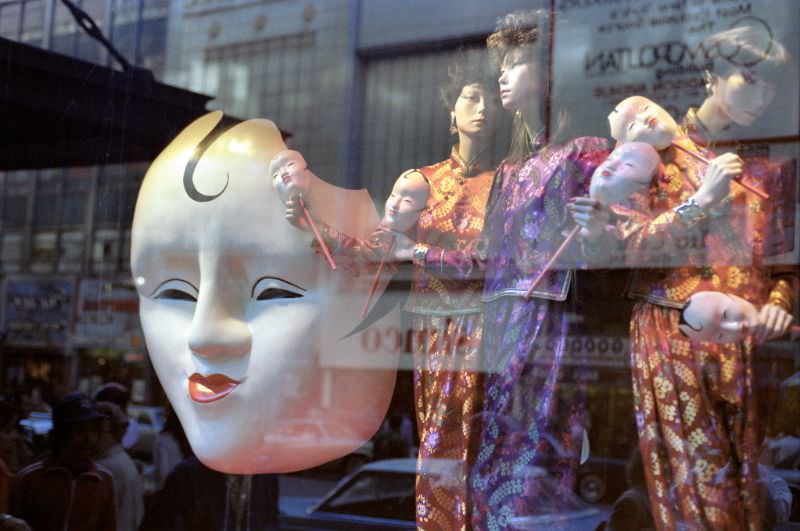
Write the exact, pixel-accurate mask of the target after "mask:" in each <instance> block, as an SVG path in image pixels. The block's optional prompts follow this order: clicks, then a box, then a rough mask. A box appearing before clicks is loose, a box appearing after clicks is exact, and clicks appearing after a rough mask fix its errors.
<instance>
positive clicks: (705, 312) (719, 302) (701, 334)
mask: <svg viewBox="0 0 800 531" xmlns="http://www.w3.org/2000/svg"><path fill="white" fill-rule="evenodd" d="M681 317H682V322H681V325H680V328H681V331H683V333H684V334H686V335H687V336H689V337H690V338H691V339H694V340H695V341H708V342H710V343H731V342H735V341H742V340H744V339H745V338H746V337H747V335H748V334H749V332H750V330H751V329H752V328H753V327H755V326H756V325H757V324H758V310H756V308H755V306H753V305H752V304H751V303H750V302H748V301H746V300H744V299H742V298H741V297H737V296H736V295H729V294H727V293H721V292H718V291H700V292H698V293H695V294H694V295H692V296H691V297H689V302H688V304H687V306H686V307H685V308H684V309H683V311H682V313H681Z"/></svg>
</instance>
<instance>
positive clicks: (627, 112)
mask: <svg viewBox="0 0 800 531" xmlns="http://www.w3.org/2000/svg"><path fill="white" fill-rule="evenodd" d="M608 125H609V127H610V129H611V136H612V138H614V139H615V140H617V141H618V142H646V143H648V144H650V145H651V146H653V147H654V148H656V149H657V150H658V151H661V150H663V149H666V148H668V147H669V146H670V145H671V144H672V139H673V138H675V135H677V134H678V124H677V122H675V119H674V118H673V117H672V116H671V115H670V114H669V113H668V112H667V111H666V110H664V108H663V107H661V106H659V105H658V104H657V103H655V102H653V101H651V100H649V99H647V98H645V97H644V96H631V97H629V98H625V99H624V100H622V101H621V102H619V103H618V104H617V106H616V107H615V108H614V110H613V111H611V113H610V114H609V115H608Z"/></svg>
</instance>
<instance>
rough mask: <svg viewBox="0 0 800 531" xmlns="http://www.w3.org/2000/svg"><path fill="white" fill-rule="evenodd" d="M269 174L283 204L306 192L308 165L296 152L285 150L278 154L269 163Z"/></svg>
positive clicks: (308, 178) (308, 181) (308, 176)
mask: <svg viewBox="0 0 800 531" xmlns="http://www.w3.org/2000/svg"><path fill="white" fill-rule="evenodd" d="M269 174H270V176H271V177H272V185H273V186H274V187H275V189H276V190H277V191H278V196H280V198H281V201H283V202H284V203H286V201H288V200H289V199H290V198H292V197H293V196H295V195H297V194H305V193H307V192H308V187H309V185H310V181H311V177H310V175H309V171H308V164H306V159H304V158H303V155H301V154H300V153H299V152H297V151H294V150H291V149H286V150H284V151H280V152H278V154H277V155H275V157H274V158H273V159H272V160H271V161H270V163H269Z"/></svg>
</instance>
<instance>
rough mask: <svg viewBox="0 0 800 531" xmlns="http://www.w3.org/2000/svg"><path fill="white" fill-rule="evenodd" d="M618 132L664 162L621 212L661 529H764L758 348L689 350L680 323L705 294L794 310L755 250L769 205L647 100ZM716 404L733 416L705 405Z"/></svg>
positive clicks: (733, 167)
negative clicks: (637, 202)
mask: <svg viewBox="0 0 800 531" xmlns="http://www.w3.org/2000/svg"><path fill="white" fill-rule="evenodd" d="M609 125H610V127H611V132H612V136H614V137H615V138H616V139H617V140H619V141H620V142H631V141H645V142H648V143H651V144H652V145H653V146H654V147H655V148H656V149H659V150H660V155H661V159H662V163H663V167H662V168H661V169H660V171H659V174H658V176H657V178H656V179H654V180H653V184H652V186H651V187H650V189H649V197H648V199H647V201H646V203H645V204H644V205H641V207H639V208H637V209H636V211H634V212H631V213H630V215H619V213H618V223H617V228H618V230H619V234H620V236H621V238H622V240H623V243H624V247H625V256H626V260H627V262H628V264H629V265H630V266H631V267H633V268H635V274H634V276H633V279H632V282H631V287H630V288H629V295H630V296H631V297H632V298H634V299H635V300H637V301H638V302H637V304H636V306H635V307H634V310H633V315H632V322H631V356H632V361H631V364H632V376H633V387H634V397H635V400H634V405H635V407H636V412H637V417H638V418H639V419H641V420H640V421H639V423H638V428H639V444H640V448H641V452H642V456H643V460H644V462H645V463H646V464H647V465H646V467H645V473H646V476H647V481H648V491H649V495H650V499H651V502H652V504H653V514H654V517H655V521H656V524H657V525H658V526H659V529H674V528H676V527H679V526H681V525H685V526H688V527H693V528H695V527H696V528H700V529H706V528H744V529H753V530H754V529H759V528H760V526H761V514H762V513H763V507H762V506H761V500H760V499H759V498H758V495H757V494H753V492H756V491H755V490H754V487H753V485H754V484H755V481H757V460H758V452H757V449H758V442H757V441H758V428H757V425H758V419H757V414H756V410H755V407H754V402H755V401H754V399H753V396H754V394H753V393H754V391H753V385H754V383H753V379H752V356H751V348H752V346H751V345H749V344H741V343H727V344H722V345H714V344H711V343H702V344H700V345H692V344H691V343H690V341H689V338H688V337H686V336H685V335H684V334H683V333H681V330H682V327H680V326H679V325H680V316H681V312H680V310H681V308H682V307H683V305H684V304H685V302H686V301H687V299H688V297H690V296H691V295H693V294H695V293H698V292H701V291H708V290H722V291H725V292H726V293H729V294H731V295H736V296H737V297H740V298H741V299H745V300H748V301H750V302H752V303H754V304H757V305H763V306H764V307H766V308H768V310H767V313H766V314H765V315H779V314H782V313H784V312H788V311H789V309H790V308H791V297H792V294H791V290H790V284H789V283H788V282H787V281H785V280H781V279H775V278H771V277H770V275H769V274H768V272H767V270H766V268H765V266H764V264H763V262H762V256H761V247H760V246H759V244H758V243H757V242H758V241H759V239H760V237H761V235H762V234H763V231H764V230H768V229H767V228H766V227H765V226H764V225H763V224H762V223H760V222H759V221H758V219H751V213H754V212H755V213H758V212H762V211H763V207H762V206H760V205H759V202H760V201H763V200H762V199H760V198H759V197H758V196H757V195H755V194H750V193H745V191H744V190H743V189H742V188H740V187H735V188H733V189H731V184H730V181H731V180H732V179H735V178H738V177H739V176H740V175H741V173H742V170H743V165H742V161H741V159H740V158H739V157H738V156H736V155H733V154H728V153H726V154H723V155H720V156H719V157H714V156H713V154H712V153H710V152H708V151H705V150H704V149H703V148H702V147H700V146H698V145H696V144H695V143H694V142H693V141H692V140H691V138H689V137H688V135H687V133H686V131H685V130H683V129H681V128H680V127H679V126H678V125H677V123H676V122H675V121H674V120H673V119H672V118H671V117H670V116H669V114H668V113H666V111H664V110H663V109H662V108H661V107H659V106H658V105H657V104H655V103H654V102H652V101H650V100H648V99H647V98H644V97H641V96H632V97H630V98H627V99H625V100H623V101H622V102H620V104H619V105H617V107H616V108H615V109H614V111H612V113H611V114H610V115H609ZM690 153H691V154H690ZM698 154H699V155H700V157H698V156H697V155H698ZM701 157H702V158H705V159H707V160H709V161H710V162H709V163H708V164H705V163H703V162H700V161H699V160H698V159H699V158H701ZM781 322H783V321H782V320H779V319H772V318H770V319H765V321H764V322H763V326H764V327H765V328H767V329H769V332H768V333H769V334H770V335H771V334H774V333H778V330H777V327H778V325H779V323H781ZM710 360H722V361H720V363H723V362H724V364H725V366H724V367H723V368H722V370H721V371H720V373H719V381H715V383H714V385H710V384H709V381H708V380H705V379H703V378H701V377H700V376H698V375H702V374H705V372H704V371H709V370H713V364H711V365H709V364H710V363H711V361H710ZM712 403H715V404H724V407H715V408H710V407H706V406H700V405H701V404H712ZM722 426H727V428H725V430H722V429H721V427H722ZM726 430H727V431H726ZM729 433H733V434H735V436H733V437H730V436H728V434H729ZM676 434H682V435H677V437H678V439H677V440H681V441H683V442H681V443H680V444H676V443H675V440H676V439H675V438H674V436H675V435H676ZM692 434H694V435H692ZM701 438H702V440H703V441H704V442H703V444H699V443H697V441H700V440H701ZM731 463H736V466H733V465H731ZM701 466H702V467H711V469H712V470H724V471H725V472H724V474H721V475H720V476H719V477H716V476H714V475H713V474H711V475H708V474H705V473H700V472H699V470H700V468H698V467H701ZM684 471H690V472H691V473H689V474H688V475H687V474H686V473H685V472H684Z"/></svg>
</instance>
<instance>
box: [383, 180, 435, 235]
mask: <svg viewBox="0 0 800 531" xmlns="http://www.w3.org/2000/svg"><path fill="white" fill-rule="evenodd" d="M429 192H430V187H429V186H428V183H427V181H425V179H424V178H423V177H422V174H421V173H419V172H416V171H411V172H407V173H404V174H403V175H401V176H400V177H398V179H397V180H396V181H395V182H394V187H393V188H392V193H391V194H389V198H388V199H387V200H386V213H385V214H384V215H383V220H382V222H381V224H382V225H383V226H385V227H386V228H388V229H391V230H393V231H397V232H406V231H407V230H408V229H410V228H411V227H413V226H414V224H415V223H416V222H417V220H418V219H419V215H420V213H421V212H422V210H424V209H425V205H426V204H427V202H428V194H429Z"/></svg>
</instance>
